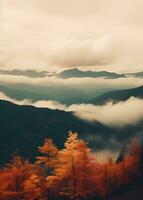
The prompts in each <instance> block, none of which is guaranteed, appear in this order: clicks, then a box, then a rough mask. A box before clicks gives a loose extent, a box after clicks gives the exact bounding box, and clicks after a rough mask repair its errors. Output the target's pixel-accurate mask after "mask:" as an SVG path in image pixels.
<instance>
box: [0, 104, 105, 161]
mask: <svg viewBox="0 0 143 200" xmlns="http://www.w3.org/2000/svg"><path fill="white" fill-rule="evenodd" d="M69 130H71V131H77V132H79V134H80V136H82V137H84V136H86V134H87V135H88V134H92V135H94V134H95V133H96V132H98V131H100V132H102V133H103V134H105V132H108V129H107V128H105V127H104V126H103V125H101V124H100V123H98V122H95V123H94V124H90V123H87V122H85V121H82V120H80V119H78V118H76V117H75V116H74V115H73V114H72V113H70V112H64V111H59V110H50V109H44V108H35V107H32V106H18V105H15V104H12V103H10V102H7V101H3V100H0V162H1V163H3V162H5V161H7V160H8V159H9V158H10V156H11V154H12V153H14V152H15V150H16V149H18V150H19V152H20V153H21V154H22V155H23V156H25V157H29V158H30V159H33V158H34V157H35V156H36V154H37V147H38V146H39V145H40V144H41V143H42V141H43V139H44V138H46V137H50V138H52V139H53V140H54V142H55V143H56V144H57V145H58V146H59V147H61V146H62V145H63V143H64V141H65V139H66V137H67V133H68V131H69Z"/></svg>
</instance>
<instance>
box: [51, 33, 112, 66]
mask: <svg viewBox="0 0 143 200" xmlns="http://www.w3.org/2000/svg"><path fill="white" fill-rule="evenodd" d="M113 50H114V49H113V45H112V43H111V41H110V39H109V37H108V35H103V36H101V37H99V38H97V39H89V40H75V39H70V40H68V41H64V42H62V43H60V44H58V45H56V47H55V48H54V49H53V50H51V53H50V55H49V64H50V65H54V66H61V67H74V66H91V65H94V66H103V65H108V64H112V62H113V61H114V59H115V58H114V57H115V55H114V54H113Z"/></svg>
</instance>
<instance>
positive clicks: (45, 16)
mask: <svg viewBox="0 0 143 200" xmlns="http://www.w3.org/2000/svg"><path fill="white" fill-rule="evenodd" d="M0 5H1V7H0V32H1V37H0V67H1V68H9V69H13V68H21V69H23V68H25V69H26V68H34V69H38V70H39V69H46V70H51V68H52V70H53V69H56V68H57V66H58V67H59V66H60V67H69V66H70V67H71V66H74V65H79V66H81V67H82V66H85V65H86V66H87V67H89V66H90V65H92V66H95V67H96V69H106V70H107V69H109V70H112V71H137V70H141V69H142V65H143V57H142V51H143V26H142V19H143V13H142V7H143V1H142V0H132V1H131V0H126V1H124V0H120V1H115V0H109V1H108V2H107V1H105V0H88V1H87V0H85V1H82V0H73V1H68V2H67V1H66V0H61V1H56V0H41V1H38V0H29V1H25V0H21V1H19V0H13V1H11V0H0ZM81 5H82V6H81ZM135 8H136V9H135ZM62 65H63V66H62Z"/></svg>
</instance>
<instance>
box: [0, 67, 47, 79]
mask: <svg viewBox="0 0 143 200" xmlns="http://www.w3.org/2000/svg"><path fill="white" fill-rule="evenodd" d="M0 74H7V75H16V76H27V77H31V78H44V77H46V76H48V72H46V71H41V72H37V71H35V70H18V69H14V70H11V71H9V70H0Z"/></svg>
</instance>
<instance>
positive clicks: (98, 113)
mask: <svg viewBox="0 0 143 200" xmlns="http://www.w3.org/2000/svg"><path fill="white" fill-rule="evenodd" d="M0 99H4V100H8V101H11V102H13V103H16V104H19V105H33V106H35V107H40V108H43V107H44V108H49V109H58V110H64V111H66V112H73V114H74V115H75V116H76V117H78V118H80V119H83V120H85V121H89V122H95V121H99V122H100V123H102V124H105V125H107V126H110V127H126V126H128V125H136V124H137V123H139V122H141V121H142V120H143V100H142V99H139V98H135V97H131V98H130V99H128V100H126V101H123V102H118V103H115V104H113V103H112V102H110V103H107V104H105V105H101V106H96V105H92V104H73V105H70V106H66V105H64V104H61V103H59V102H57V101H52V100H48V101H45V100H41V101H36V102H33V101H32V100H30V99H24V100H22V101H18V100H15V99H12V98H10V97H8V96H6V95H5V94H4V93H2V92H0Z"/></svg>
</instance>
